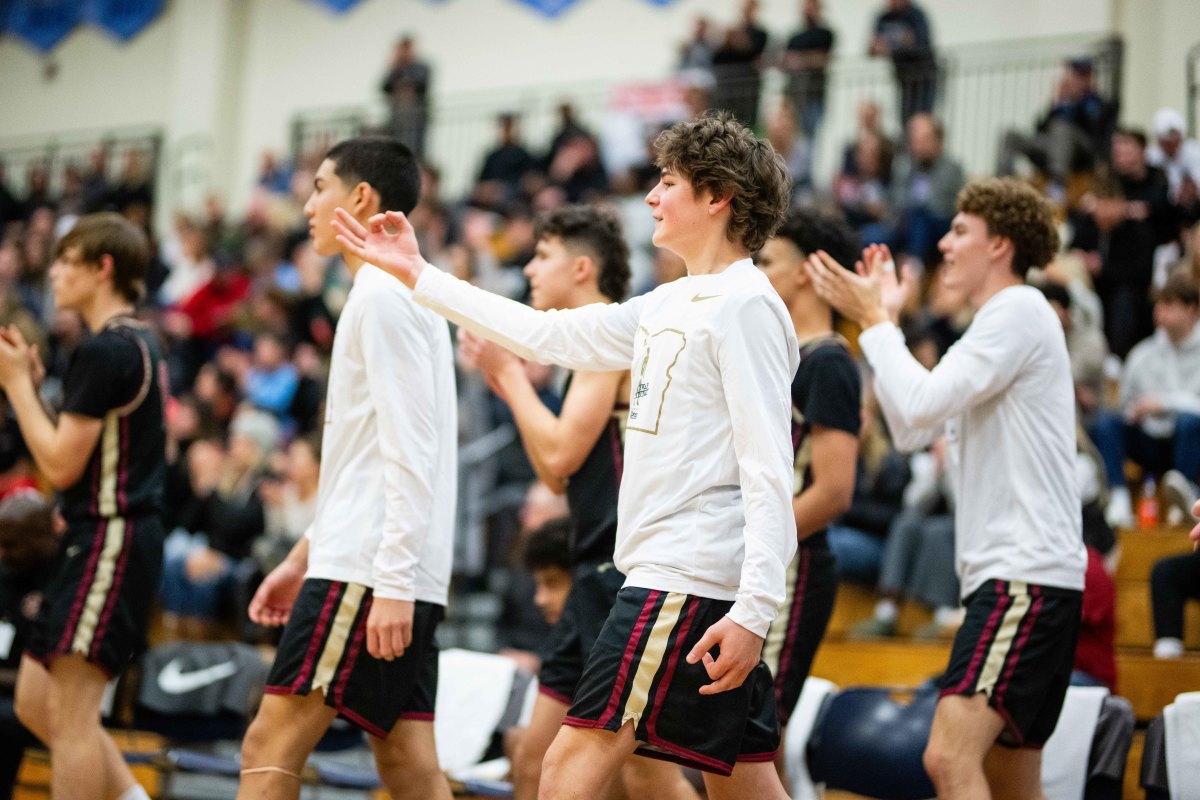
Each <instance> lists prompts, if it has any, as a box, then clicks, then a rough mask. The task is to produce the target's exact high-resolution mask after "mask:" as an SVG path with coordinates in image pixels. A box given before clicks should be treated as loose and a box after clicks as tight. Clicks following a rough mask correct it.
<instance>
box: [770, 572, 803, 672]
mask: <svg viewBox="0 0 1200 800" xmlns="http://www.w3.org/2000/svg"><path fill="white" fill-rule="evenodd" d="M799 561H800V551H799V550H797V551H796V555H794V556H792V563H790V564H788V568H787V591H785V592H784V593H783V602H782V603H780V604H779V613H778V614H776V615H775V621H774V622H772V623H771V627H770V628H768V629H767V638H766V641H764V642H763V650H762V659H763V661H764V662H766V665H767V668H768V669H770V670H771V674H772V675H774V676H775V677H776V678H778V677H779V662H780V659H782V658H783V645H784V643H785V642H786V641H787V635H788V628H789V627H790V626H791V624H792V607H793V606H794V605H795V599H796V572H797V571H799V569H800V565H799Z"/></svg>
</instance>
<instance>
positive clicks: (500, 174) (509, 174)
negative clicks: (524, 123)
mask: <svg viewBox="0 0 1200 800" xmlns="http://www.w3.org/2000/svg"><path fill="white" fill-rule="evenodd" d="M496 125H497V126H498V128H499V133H500V141H499V143H498V144H497V145H496V147H495V148H493V149H492V150H491V151H489V152H488V154H487V155H485V156H484V158H483V168H482V169H481V170H480V171H479V182H480V184H484V185H488V184H492V185H496V186H497V187H498V191H496V192H495V193H494V194H493V193H492V192H489V193H488V196H487V198H486V199H488V200H494V201H503V200H507V199H509V198H512V197H516V196H517V195H518V194H519V193H520V191H521V183H522V181H524V180H525V177H526V176H527V175H529V174H530V173H539V172H541V169H542V168H541V165H540V164H539V163H538V160H537V159H536V158H534V157H533V154H532V153H530V152H529V150H528V149H526V147H525V145H524V144H522V143H521V137H520V135H519V133H518V130H517V117H516V115H515V114H501V115H500V116H498V117H497V118H496ZM480 188H482V187H480Z"/></svg>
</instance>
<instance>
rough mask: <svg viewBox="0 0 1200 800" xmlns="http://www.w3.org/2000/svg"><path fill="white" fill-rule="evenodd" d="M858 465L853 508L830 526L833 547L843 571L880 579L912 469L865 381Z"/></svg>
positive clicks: (844, 575) (848, 576)
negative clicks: (886, 544)
mask: <svg viewBox="0 0 1200 800" xmlns="http://www.w3.org/2000/svg"><path fill="white" fill-rule="evenodd" d="M862 415H863V416H862V429H861V431H860V434H859V445H858V466H857V469H856V475H855V481H854V498H853V499H852V500H851V502H850V508H849V510H847V511H846V513H845V514H843V515H842V516H840V517H838V519H837V521H836V522H834V523H833V524H832V525H830V526H829V533H828V536H829V549H830V550H832V551H833V555H834V558H835V559H836V560H837V571H838V577H839V578H841V579H843V580H851V581H855V582H859V583H874V582H875V580H876V579H877V578H878V577H879V565H880V562H881V561H882V559H883V548H884V541H885V539H886V538H887V533H888V527H889V526H890V525H891V523H892V519H893V518H894V517H895V516H896V515H897V514H898V513H899V512H900V508H901V505H902V503H903V499H904V489H905V487H906V486H907V485H908V481H909V478H910V472H909V467H908V457H907V456H905V455H903V454H901V453H898V452H896V450H895V449H894V448H893V447H892V443H891V440H890V439H889V437H888V435H887V433H886V431H885V430H884V425H883V419H882V417H881V415H880V412H879V408H878V404H877V401H876V400H875V397H874V395H873V394H872V393H871V392H870V391H867V390H866V389H865V387H864V391H863V410H862Z"/></svg>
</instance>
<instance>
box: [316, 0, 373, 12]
mask: <svg viewBox="0 0 1200 800" xmlns="http://www.w3.org/2000/svg"><path fill="white" fill-rule="evenodd" d="M360 2H362V0H316V3H317V5H322V6H325V7H326V8H327V9H329V10H330V11H332V12H333V13H335V14H345V13H346V12H347V11H349V10H350V9H352V8H354V7H355V6H356V5H358V4H359V3H360Z"/></svg>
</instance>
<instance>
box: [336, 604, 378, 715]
mask: <svg viewBox="0 0 1200 800" xmlns="http://www.w3.org/2000/svg"><path fill="white" fill-rule="evenodd" d="M371 600H372V598H370V597H368V598H367V602H365V603H363V604H362V608H361V609H360V610H359V612H358V614H359V616H358V625H356V626H355V628H354V638H353V639H352V640H351V642H350V652H349V653H347V654H346V659H345V661H343V662H342V669H341V672H340V673H339V674H338V676H337V679H336V680H334V687H335V688H334V690H333V699H334V702H335V703H337V704H338V705H339V706H340V705H342V695H344V694H345V693H346V684H347V683H349V682H350V673H351V672H353V671H354V662H355V661H357V660H358V651H359V650H361V649H362V643H363V637H364V636H366V635H367V617H368V616H369V615H370V613H371Z"/></svg>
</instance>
